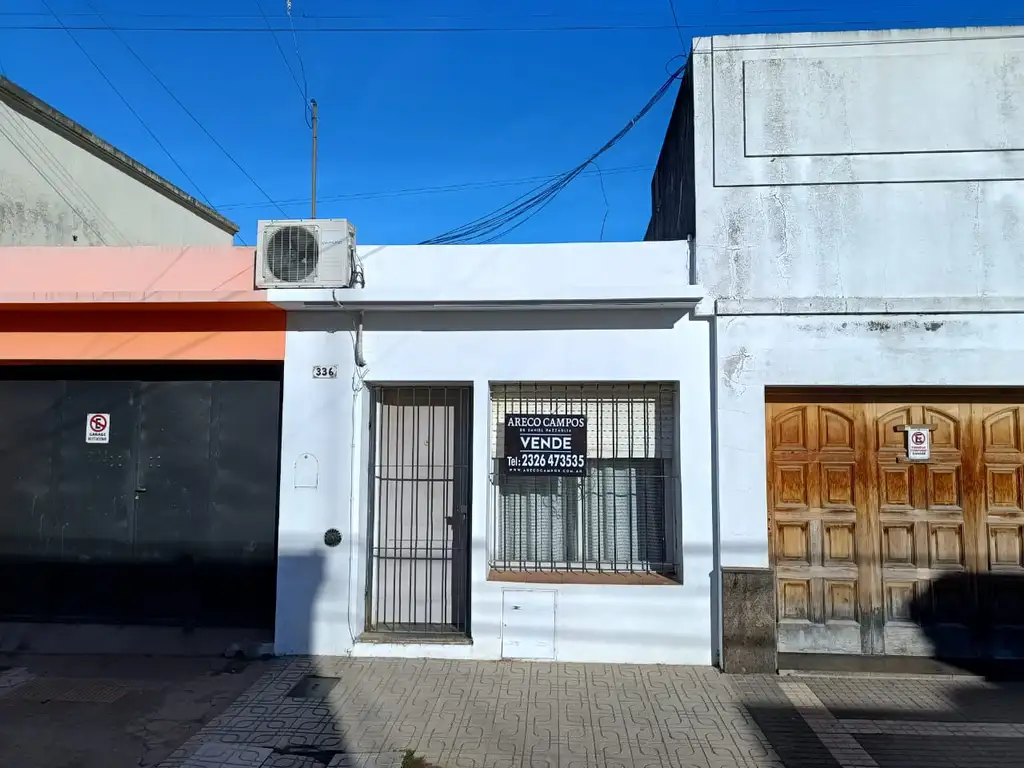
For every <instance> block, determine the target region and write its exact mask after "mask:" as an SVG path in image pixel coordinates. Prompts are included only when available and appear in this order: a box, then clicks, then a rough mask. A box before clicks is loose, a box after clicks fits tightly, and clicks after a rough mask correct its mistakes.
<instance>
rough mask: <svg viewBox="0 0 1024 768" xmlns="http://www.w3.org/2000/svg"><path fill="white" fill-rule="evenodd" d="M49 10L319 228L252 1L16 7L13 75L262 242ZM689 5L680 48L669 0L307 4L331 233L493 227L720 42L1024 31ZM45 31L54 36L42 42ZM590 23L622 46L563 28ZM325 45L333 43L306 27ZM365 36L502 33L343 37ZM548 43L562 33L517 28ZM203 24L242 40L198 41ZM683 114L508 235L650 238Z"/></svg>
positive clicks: (248, 214) (266, 210) (276, 6)
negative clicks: (660, 169)
mask: <svg viewBox="0 0 1024 768" xmlns="http://www.w3.org/2000/svg"><path fill="white" fill-rule="evenodd" d="M259 2H260V3H261V4H262V8H263V11H264V12H265V13H266V15H267V17H268V18H269V22H270V25H271V26H272V27H274V28H280V29H285V30H287V29H288V28H289V21H288V16H287V15H286V0H259ZM15 6H16V7H17V10H16V11H15V10H6V9H12V8H14V7H15ZM47 6H49V8H50V9H52V10H53V11H54V12H55V13H56V15H57V16H58V17H59V18H60V20H61V21H62V22H63V23H64V24H65V25H67V26H68V27H72V28H74V27H106V26H107V25H109V26H110V27H114V28H115V29H117V30H118V33H119V35H120V36H121V37H122V38H123V39H124V40H125V41H126V42H127V43H128V45H130V46H131V47H132V48H134V50H135V51H136V53H137V54H138V55H139V56H140V57H141V58H142V59H143V61H144V62H145V63H146V65H148V66H149V67H150V68H151V69H152V70H153V71H154V72H155V73H156V74H157V75H158V76H159V78H160V79H161V80H162V81H163V82H164V83H165V84H166V85H167V86H168V87H169V88H170V90H171V91H172V92H173V93H174V95H175V96H176V97H177V98H178V99H179V100H180V101H181V102H182V103H183V104H184V105H185V107H187V108H188V110H189V111H190V112H191V113H192V114H193V115H195V117H196V118H198V120H199V121H200V122H201V123H202V124H203V126H205V128H206V130H207V131H209V132H210V134H212V135H213V136H214V137H215V138H216V139H217V141H218V142H220V144H222V145H223V146H224V147H225V148H226V149H227V150H228V152H230V154H231V155H232V156H233V157H234V159H235V160H236V161H237V162H238V164H240V165H241V166H242V167H243V168H244V169H245V170H246V171H247V172H248V174H249V175H250V176H252V177H253V179H254V180H255V181H256V182H257V183H258V185H259V187H262V189H263V190H264V191H266V192H267V193H268V194H269V196H270V197H271V198H273V199H274V200H275V201H277V202H278V204H279V205H280V206H281V208H283V210H284V211H285V212H286V214H287V215H288V217H290V218H302V217H304V216H306V215H308V213H309V197H310V181H309V169H310V132H309V129H308V127H307V125H306V120H305V116H304V107H303V100H302V95H301V90H302V85H301V84H302V83H303V78H302V75H301V71H300V66H299V58H298V57H297V56H296V45H295V42H294V41H293V38H292V35H291V33H290V32H287V31H285V32H280V33H278V34H277V35H276V42H275V38H274V37H272V36H271V35H270V34H269V33H266V32H259V31H257V30H260V28H261V27H262V28H263V29H265V22H264V20H263V18H262V17H261V16H260V10H259V7H258V6H257V0H206V2H200V1H199V0H175V1H174V2H172V0H147V2H145V3H141V2H138V0H134V2H129V1H128V0H18V2H17V3H8V4H6V9H5V10H0V66H2V67H3V71H4V73H5V74H6V75H7V76H8V77H10V78H11V79H12V80H14V81H15V82H17V83H19V84H20V85H22V86H23V87H25V88H27V89H28V90H30V91H32V92H33V93H35V94H36V95H37V96H39V97H41V98H42V99H44V100H46V101H48V102H49V103H51V104H52V105H54V106H55V107H57V108H58V109H60V110H61V111H63V112H65V113H66V114H68V115H69V116H70V117H72V118H73V119H75V120H77V121H79V122H81V123H82V124H84V125H85V126H86V127H88V128H90V129H91V130H93V131H94V132H96V133H97V134H99V135H100V136H102V137H103V138H105V139H106V140H107V141H110V142H111V143H113V144H114V145H115V146H117V147H119V148H120V149H122V150H123V151H125V152H127V153H128V154H130V155H132V156H133V157H135V158H136V159H138V160H139V161H141V162H143V163H145V164H146V165H148V166H150V167H151V168H153V169H154V170H155V171H157V172H158V173H160V174H162V175H163V176H165V177H167V178H168V179H170V180H171V181H173V182H175V183H176V184H178V185H180V186H181V187H182V188H184V189H185V190H187V191H188V192H190V193H191V194H193V195H196V196H197V197H200V198H201V199H208V200H209V201H210V202H211V203H212V204H213V205H214V206H215V207H217V208H218V209H220V210H221V211H222V212H223V213H224V214H225V215H227V216H228V217H229V218H232V219H234V220H235V221H237V222H238V223H239V224H240V225H241V228H242V229H241V233H240V234H241V237H242V238H243V239H244V241H245V242H247V243H249V244H251V243H252V242H253V240H254V234H255V227H256V221H257V220H259V219H267V218H282V214H281V211H280V210H278V208H277V207H275V206H273V205H271V204H270V203H269V202H267V198H266V197H265V196H264V195H263V194H262V193H261V191H260V190H259V189H258V188H257V187H256V186H255V185H254V184H253V183H252V182H251V181H250V180H249V179H248V178H246V176H245V175H244V174H243V173H241V172H240V171H239V170H238V168H237V167H236V165H235V164H234V163H233V162H232V161H231V160H230V159H228V157H226V156H225V154H224V153H223V152H222V151H221V150H220V149H218V147H217V146H216V144H214V143H213V142H212V141H211V140H210V138H208V136H207V135H206V134H205V133H204V132H203V131H202V130H201V129H200V128H199V127H198V126H197V125H196V123H195V122H193V121H192V120H191V119H190V118H189V117H188V115H187V114H186V113H185V112H184V111H183V110H182V109H181V108H180V107H179V106H178V105H177V104H176V103H175V102H174V100H173V99H172V98H171V97H170V96H168V95H167V93H166V91H164V90H163V88H162V87H161V86H160V85H159V84H157V82H156V81H154V79H153V78H152V77H151V76H150V75H149V74H148V73H147V71H146V69H145V68H144V67H143V66H142V65H141V64H140V63H139V61H138V60H137V59H136V58H135V57H134V56H133V55H132V53H130V52H129V51H128V49H127V48H126V47H125V45H124V44H122V42H120V41H119V40H118V38H117V37H116V36H115V35H114V34H113V33H112V32H111V31H109V30H108V29H100V30H96V29H76V30H73V32H72V34H73V35H74V37H75V39H77V41H78V43H80V44H81V45H82V46H83V47H84V48H85V49H86V50H87V51H88V53H89V55H90V56H91V57H92V58H93V59H94V60H95V62H96V64H97V65H98V66H99V68H100V69H101V70H102V72H103V75H105V76H106V77H107V78H109V79H110V80H111V82H113V84H114V85H115V86H116V87H117V89H118V90H120V91H121V93H122V94H123V95H124V97H125V98H126V99H127V101H128V102H129V103H130V104H131V106H132V108H133V109H134V110H135V112H137V113H138V114H139V115H140V116H141V117H142V119H143V120H144V121H145V122H146V124H147V125H148V126H149V128H150V129H151V130H152V131H153V133H154V134H155V135H156V137H157V138H158V139H159V140H160V142H161V143H162V144H163V145H164V146H165V147H166V148H167V149H168V150H169V151H170V154H171V155H173V157H174V159H175V160H176V161H177V162H178V164H180V165H181V167H182V168H183V169H184V170H185V172H187V174H188V176H190V177H191V179H192V181H190V180H189V179H188V178H186V177H185V176H184V175H183V174H182V172H181V171H180V170H179V169H178V168H177V167H175V164H174V162H172V161H171V160H170V159H169V158H168V156H167V154H165V152H164V151H163V150H162V149H161V147H160V146H159V144H157V143H156V142H155V141H154V139H153V138H152V137H151V135H150V134H149V133H148V132H147V130H146V129H145V128H144V127H143V126H142V125H141V124H140V122H139V120H138V119H136V117H135V116H134V115H133V114H132V112H131V111H130V110H129V109H128V108H127V107H125V105H124V103H123V102H122V101H121V99H120V98H119V97H118V96H117V95H116V94H115V93H114V91H113V90H112V89H111V87H110V86H109V85H108V84H107V83H106V82H105V80H104V78H103V75H101V74H100V73H98V72H97V71H96V69H95V68H93V66H92V65H91V64H90V63H89V60H88V59H87V58H86V56H85V55H84V54H83V53H82V51H81V50H80V49H79V48H78V47H77V45H76V43H75V42H74V41H73V40H72V38H71V36H70V35H69V34H68V32H66V31H64V30H63V29H61V28H60V27H59V26H57V22H56V21H55V19H54V16H53V15H52V14H51V13H50V10H48V7H47ZM675 7H676V12H677V15H678V19H679V24H680V29H679V32H678V34H677V30H676V29H675V28H674V27H673V19H672V13H671V9H670V6H669V0H630V1H629V2H627V1H626V0H614V1H613V0H589V1H588V2H581V1H578V0H577V1H574V2H570V1H569V0H547V2H543V1H542V0H517V2H514V3H507V4H506V3H501V4H499V3H483V2H479V1H478V2H469V0H433V1H432V2H427V0H376V2H371V1H370V0H344V1H343V0H292V18H293V20H294V25H295V28H296V30H297V34H296V36H295V39H296V40H297V43H298V50H299V51H300V53H301V61H302V64H303V68H304V70H305V83H306V86H307V87H308V93H309V95H310V96H312V97H313V98H315V99H316V100H317V102H318V104H319V109H320V163H319V167H320V173H319V190H318V198H319V202H318V210H317V214H318V216H320V217H347V218H349V219H351V220H352V221H353V222H354V223H355V224H356V227H357V229H358V237H359V240H360V242H363V243H379V244H393V243H415V242H420V241H422V240H424V239H427V238H429V237H432V236H434V235H437V234H439V233H441V232H443V231H446V230H448V229H450V228H452V227H455V226H458V225H460V224H463V223H466V222H467V221H469V220H471V219H474V218H476V217H478V216H481V215H483V214H486V213H488V212H490V211H491V210H493V209H494V208H497V207H499V206H501V205H503V204H504V203H506V202H508V201H509V200H511V199H512V198H514V197H517V196H518V195H520V194H522V193H524V192H526V191H527V190H529V189H530V188H531V187H532V186H536V185H537V184H538V183H541V180H539V179H538V178H537V177H546V176H550V175H553V174H557V173H560V172H562V171H564V170H567V169H569V168H571V167H573V166H575V165H576V164H577V163H579V162H581V161H582V160H584V159H585V158H586V157H587V156H588V155H589V154H590V153H591V152H593V151H594V150H596V149H597V148H598V147H600V146H601V145H602V144H603V143H604V142H605V141H606V140H607V139H608V138H609V137H610V136H612V135H613V134H614V133H616V132H617V131H618V130H619V129H620V128H621V127H622V125H623V124H624V123H625V122H626V121H627V120H628V119H629V118H630V117H631V116H632V115H633V114H635V113H636V112H637V111H638V110H639V109H640V108H641V107H642V106H643V105H644V103H645V102H646V101H647V99H648V98H649V97H650V95H651V94H652V93H653V92H654V91H655V90H656V89H657V88H658V87H659V85H660V84H661V83H662V82H663V81H664V80H665V78H666V68H667V67H669V66H671V67H674V66H678V64H679V63H680V60H679V59H677V60H675V61H673V62H670V61H669V60H670V59H672V57H673V56H678V55H679V54H680V53H681V52H682V48H683V45H682V44H681V43H680V39H679V38H680V35H681V36H682V38H683V39H684V41H686V45H688V44H689V40H690V39H691V38H692V37H694V36H702V35H708V34H714V33H742V32H766V31H783V30H798V31H806V30H814V29H822V30H824V29H850V28H854V29H855V28H861V29H863V28H885V27H929V26H966V25H988V24H1004V23H1005V24H1014V23H1021V22H1022V21H1024V9H1022V10H1016V11H1015V10H1014V7H1013V4H1011V3H1009V2H1006V0H1002V1H999V0H977V2H974V3H972V4H970V5H964V4H962V3H955V4H954V3H953V2H950V0H935V1H934V2H931V3H924V2H918V3H916V4H911V3H898V2H897V3H892V2H890V3H883V2H879V1H878V0H872V2H871V3H870V4H864V3H861V4H851V3H835V2H832V3H830V2H827V0H788V1H787V2H782V1H781V0H717V2H716V0H697V1H696V2H687V1H686V0H675ZM94 9H95V10H98V11H99V13H100V14H102V16H103V20H101V19H100V18H99V17H97V16H96V15H92V14H93V10H94ZM46 25H49V26H53V27H55V29H52V30H38V29H27V27H39V26H46ZM595 26H596V27H613V28H614V29H610V30H609V29H603V30H590V31H583V30H577V31H571V30H566V29H564V28H566V27H595ZM314 27H319V28H329V29H331V30H335V31H327V32H316V33H314V32H309V31H306V30H308V29H310V28H314ZM351 27H372V28H377V29H380V28H387V29H389V30H391V29H393V28H395V27H401V28H409V27H416V28H430V29H436V28H450V27H473V28H477V29H480V28H484V29H485V30H486V31H473V32H441V31H432V32H426V33H424V32H408V31H402V32H395V31H387V32H362V33H356V32H343V31H336V30H338V28H351ZM553 27H558V28H562V29H560V30H558V31H510V28H514V29H515V30H524V29H525V30H536V29H538V28H549V29H550V28H553ZM139 28H144V30H145V31H142V30H140V29H139ZM155 28H159V29H160V31H153V30H154V29H155ZM197 28H199V29H204V30H209V29H211V28H213V29H217V30H220V29H223V28H231V29H233V30H235V31H202V32H198V31H183V29H192V30H195V29H197ZM494 29H497V30H498V31H491V30H494ZM278 44H279V45H280V50H279V49H278ZM282 51H283V53H284V55H283V56H282ZM286 60H287V65H286ZM288 65H290V66H291V67H292V71H291V72H289V69H288V68H287V66H288ZM293 73H294V74H293ZM293 77H294V78H295V79H294V80H293ZM295 80H298V83H299V85H297V84H296V82H295ZM674 97H675V89H674V88H673V90H672V91H671V92H670V93H669V94H668V96H666V98H665V99H664V100H663V101H662V102H661V103H660V104H659V105H658V107H657V108H656V109H655V110H654V111H652V112H651V113H650V114H649V115H648V116H647V117H646V118H645V119H644V120H643V121H642V122H640V123H639V124H638V125H637V126H636V128H635V129H634V130H633V131H632V132H631V133H630V134H629V136H627V137H626V138H625V139H624V140H623V141H622V142H621V143H620V144H619V145H618V146H616V147H615V148H614V149H613V150H611V151H610V152H609V153H608V154H606V155H605V156H604V157H603V158H602V161H601V168H602V171H603V179H604V193H602V189H601V183H600V180H599V178H598V175H597V174H594V173H589V174H587V175H584V176H582V177H580V178H579V179H577V180H576V181H575V182H574V183H573V184H572V185H571V186H570V187H568V188H567V189H566V190H565V191H564V192H562V194H561V195H560V196H559V197H558V198H557V199H556V200H555V201H554V202H553V203H551V204H550V205H549V206H548V207H547V208H546V209H545V210H544V211H543V212H542V213H541V214H540V215H538V216H536V217H535V218H533V219H532V220H531V221H530V222H529V223H527V224H526V225H524V226H523V227H521V228H520V229H517V230H516V231H515V232H514V233H513V235H512V236H511V237H510V238H509V239H510V240H513V241H515V242H554V241H590V240H598V239H601V238H602V237H603V239H605V240H633V239H640V238H641V237H642V236H643V232H644V229H645V228H646V225H647V220H648V218H649V215H650V179H651V174H652V172H653V168H654V164H655V162H656V160H657V157H658V151H659V149H660V146H661V142H662V139H663V137H664V132H665V126H666V124H667V121H668V115H669V112H670V110H671V105H672V101H673V99H674ZM193 181H194V182H195V183H193ZM439 188H440V189H439ZM444 188H447V189H444ZM606 198H607V203H606ZM602 224H603V233H602Z"/></svg>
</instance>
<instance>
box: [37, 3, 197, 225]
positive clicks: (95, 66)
mask: <svg viewBox="0 0 1024 768" xmlns="http://www.w3.org/2000/svg"><path fill="white" fill-rule="evenodd" d="M42 3H43V5H44V6H45V7H46V9H47V10H48V11H49V12H50V14H51V15H52V16H53V18H54V19H56V21H57V23H58V24H60V25H61V26H62V27H63V26H64V22H63V21H61V18H60V16H58V15H57V13H56V12H55V11H54V10H53V8H52V7H51V6H50V4H49V3H48V2H47V1H46V0H42ZM65 31H66V32H67V33H68V37H70V38H71V42H73V43H74V44H75V46H76V47H77V48H78V50H80V51H81V52H82V54H83V55H84V56H85V58H86V59H88V60H89V63H90V64H92V66H93V69H95V70H96V71H97V72H98V73H99V76H100V77H102V78H103V80H104V81H105V82H106V83H107V85H109V86H110V90H112V91H113V92H114V93H115V94H117V98H119V99H120V100H121V103H122V104H124V105H125V107H127V108H128V111H129V112H131V113H132V114H133V115H134V116H135V119H136V120H138V121H139V124H140V125H141V126H142V127H143V128H145V129H146V133H148V134H149V135H150V137H151V138H152V139H153V141H155V142H156V144H157V146H158V147H160V149H162V150H163V152H164V154H165V155H167V157H168V158H170V161H171V162H172V163H174V167H175V168H177V169H178V170H179V171H180V172H181V175H182V176H184V177H185V178H186V179H188V181H189V183H190V184H191V185H192V188H193V189H194V190H195V191H196V192H197V193H198V194H199V196H200V197H201V198H202V199H203V200H204V201H205V202H206V204H207V205H211V203H210V200H209V198H207V197H206V195H205V194H204V193H203V190H202V189H200V187H199V185H198V184H197V183H196V180H195V179H193V178H192V177H191V176H190V175H189V173H188V171H186V170H185V169H184V168H182V167H181V163H179V162H178V160H177V158H175V157H174V155H173V154H172V153H171V150H169V149H168V148H167V147H166V146H165V145H164V143H163V142H162V141H160V138H159V137H158V136H157V135H156V133H154V132H153V129H152V128H150V127H149V124H148V123H146V121H145V120H143V119H142V115H140V114H139V113H138V112H136V111H135V108H134V107H133V106H132V105H131V102H129V101H128V99H126V98H125V96H124V94H122V93H121V91H119V90H118V88H117V86H116V85H114V83H113V81H112V80H111V79H110V78H109V77H107V74H106V73H105V72H104V71H103V69H102V68H101V67H100V65H99V64H97V63H96V60H95V59H94V58H93V57H92V56H90V55H89V52H88V51H87V50H86V49H85V46H83V45H82V44H81V43H80V42H79V41H78V38H77V37H75V35H74V34H73V33H72V32H71V30H69V29H67V28H66V27H65ZM211 207H212V206H211Z"/></svg>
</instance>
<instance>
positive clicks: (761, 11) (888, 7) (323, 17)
mask: <svg viewBox="0 0 1024 768" xmlns="http://www.w3.org/2000/svg"><path fill="white" fill-rule="evenodd" d="M933 8H934V5H932V4H928V3H924V4H921V3H916V4H914V3H897V4H884V5H881V6H876V7H874V8H871V7H868V8H864V7H862V8H861V10H862V11H875V10H877V11H882V12H892V11H894V10H900V11H929V10H932V9H933ZM837 10H840V9H837V8H836V7H835V6H831V7H822V6H820V5H819V6H803V7H801V6H785V7H762V8H747V9H744V10H742V11H719V12H716V13H703V14H701V13H691V14H689V17H690V18H701V17H707V18H710V19H712V20H715V21H717V20H720V19H721V18H723V17H727V18H728V17H744V16H759V15H778V14H799V13H822V12H826V13H833V12H835V11H837ZM45 15H46V14H43V13H39V12H37V11H0V18H2V17H18V18H32V17H36V16H45ZM92 15H94V14H92V13H89V12H84V11H68V12H65V13H64V16H65V18H66V17H75V16H92ZM630 15H631V17H633V18H636V17H637V16H645V15H646V16H656V15H657V14H651V13H640V14H630ZM107 16H108V17H113V18H118V19H200V20H202V19H259V18H260V16H257V15H255V14H251V13H121V12H117V11H112V12H108V13H107ZM416 16H417V18H424V19H462V20H480V19H506V20H516V19H558V18H566V17H569V18H571V17H572V16H573V14H568V13H547V12H545V13H517V14H509V15H503V14H493V13H477V14H466V13H424V14H417V15H416ZM298 17H299V18H300V19H304V20H307V21H330V20H342V19H344V20H360V19H407V18H409V15H408V14H386V13H343V14H334V13H305V12H303V13H300V14H298Z"/></svg>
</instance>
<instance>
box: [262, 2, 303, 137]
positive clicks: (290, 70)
mask: <svg viewBox="0 0 1024 768" xmlns="http://www.w3.org/2000/svg"><path fill="white" fill-rule="evenodd" d="M254 2H255V3H256V7H257V8H258V9H259V12H260V16H262V17H263V23H264V24H266V26H267V29H268V30H270V29H271V26H270V19H269V18H267V14H266V12H265V11H264V10H263V6H262V5H261V4H260V0H254ZM290 19H291V15H290V14H289V20H290ZM270 38H271V39H272V40H273V41H274V45H275V46H276V47H277V51H278V53H280V54H281V61H283V62H284V66H285V68H286V69H287V70H288V74H289V75H291V78H292V82H293V83H295V88H296V89H297V90H298V92H299V96H300V97H302V104H303V118H304V119H305V121H306V127H307V128H309V129H310V130H312V129H313V122H312V119H311V110H310V105H309V84H308V82H307V81H306V67H305V65H304V64H303V63H302V55H301V54H300V53H299V41H298V39H297V38H296V37H295V25H294V24H292V39H293V40H294V42H295V55H296V57H297V58H298V60H299V70H300V71H301V72H302V84H301V85H299V78H297V77H296V76H295V69H294V68H293V67H292V65H291V62H289V61H288V55H287V54H286V53H285V52H284V48H282V47H281V41H280V40H279V39H278V37H277V35H276V34H275V33H274V32H271V33H270Z"/></svg>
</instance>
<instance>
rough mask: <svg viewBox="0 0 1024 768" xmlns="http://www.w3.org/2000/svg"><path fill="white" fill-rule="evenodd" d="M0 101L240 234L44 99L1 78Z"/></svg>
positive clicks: (168, 196)
mask: <svg viewBox="0 0 1024 768" xmlns="http://www.w3.org/2000/svg"><path fill="white" fill-rule="evenodd" d="M0 100H2V101H3V102H4V103H6V104H7V105H8V106H10V107H11V108H12V109H15V110H17V111H18V112H20V113H21V114H23V115H25V116H26V117H29V118H31V119H32V120H35V121H36V122H38V123H40V124H41V125H44V126H46V127H47V128H49V129H50V130H52V131H54V132H55V133H58V134H60V135H61V136H63V137H64V138H66V139H68V140H69V141H71V142H74V143H75V144H77V145H78V146H80V147H82V148H83V149H85V150H86V151H88V152H91V153H92V154H93V155H95V156H96V157H98V158H100V159H101V160H104V161H106V162H108V163H110V164H111V165H112V166H114V167H115V168H117V169H118V170H120V171H122V172H124V173H127V174H128V175H129V176H131V177H133V178H135V179H137V180H138V181H140V182H142V183H143V184H145V185H146V186H148V187H150V188H151V189H154V190H156V191H157V192H159V193H160V194H162V195H164V196H165V197H167V198H169V199H171V200H173V201H174V202H176V203H178V204H179V205H182V206H184V207H185V208H188V209H189V210H191V211H192V212H193V213H195V214H196V215H197V216H199V217H201V218H203V219H206V221H209V222H210V223H211V224H213V225H215V226H217V227H220V228H221V229H223V230H224V231H225V232H228V233H229V234H232V235H234V234H236V233H237V232H238V225H237V224H235V222H233V221H231V220H230V219H228V218H226V217H224V216H222V215H221V214H219V213H218V212H217V211H215V210H214V209H213V208H211V207H210V206H208V205H206V204H205V203H202V202H200V201H199V200H196V199H195V198H194V197H192V195H190V194H189V193H188V192H185V191H184V190H183V189H181V188H180V187H177V186H175V185H174V184H172V183H171V182H169V181H167V179H165V178H163V177H162V176H160V175H159V174H157V173H154V172H153V171H151V170H150V169H149V168H147V167H146V166H144V165H143V164H142V163H140V162H138V161H137V160H134V159H132V158H131V157H129V156H128V155H126V154H125V153H124V152H122V151H121V150H119V149H118V148H117V147H115V146H113V145H112V144H108V143H107V142H105V141H104V140H103V139H101V138H100V137H99V136H97V135H96V134H95V133H93V132H92V131H90V130H89V129H88V128H85V127H83V126H81V125H79V124H78V123H76V122H75V121H74V120H72V119H71V118H70V117H68V116H67V115H65V114H63V113H62V112H59V111H58V110H56V109H54V108H53V107H51V106H50V105H49V104H47V103H46V102H45V101H43V100H42V99H40V98H38V97H36V96H33V95H32V94H31V93H29V92H28V91H26V90H25V89H24V88H22V87H21V86H19V85H16V84H15V83H13V82H12V81H11V80H8V79H7V78H6V77H4V76H3V75H0Z"/></svg>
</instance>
